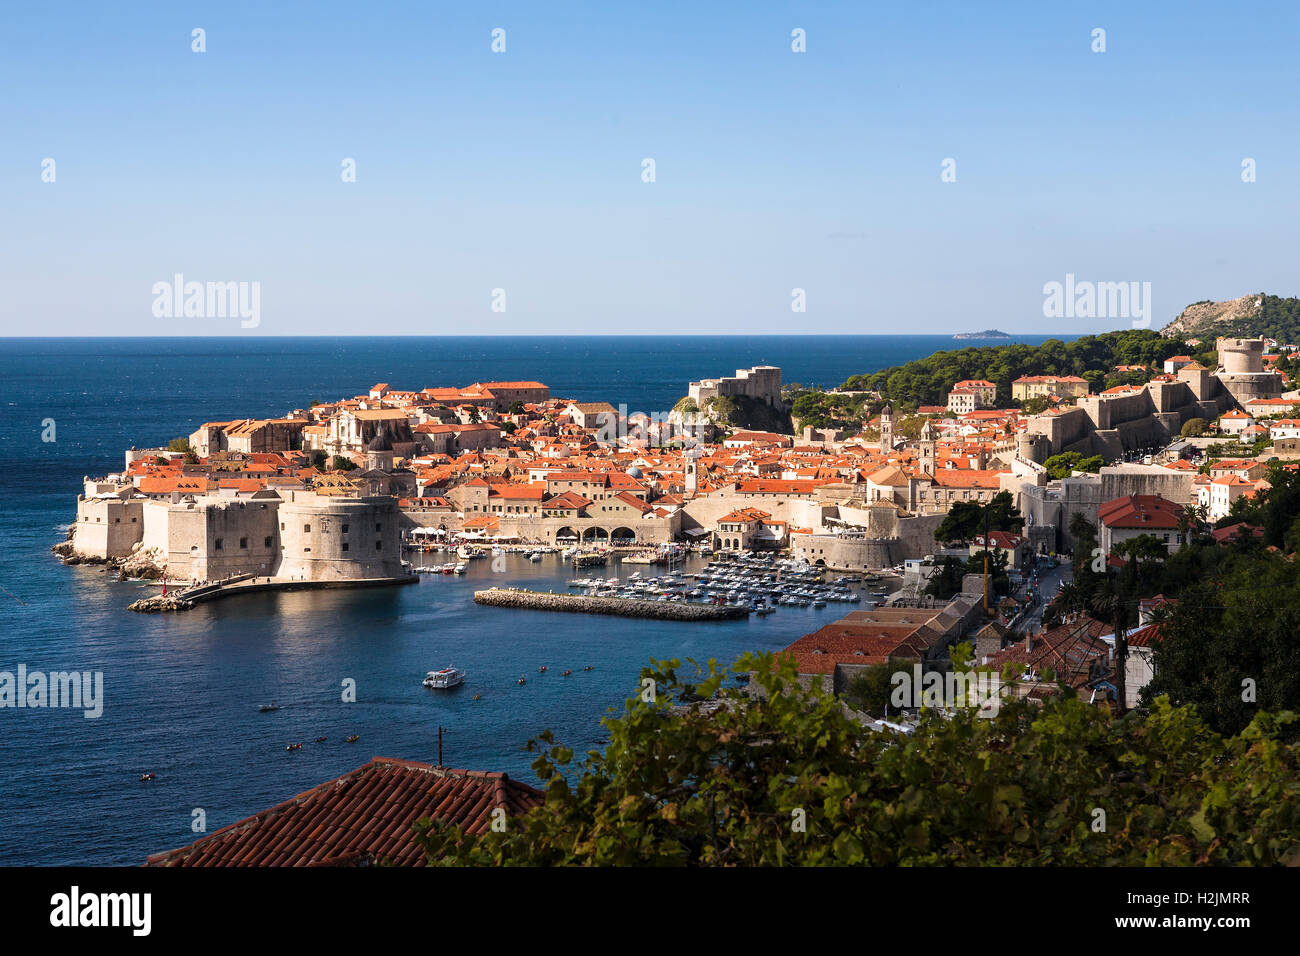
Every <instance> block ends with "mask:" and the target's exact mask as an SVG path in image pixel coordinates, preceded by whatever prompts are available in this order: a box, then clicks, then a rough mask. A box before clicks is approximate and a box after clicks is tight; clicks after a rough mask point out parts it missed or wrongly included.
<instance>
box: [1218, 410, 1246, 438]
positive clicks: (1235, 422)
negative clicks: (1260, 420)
mask: <svg viewBox="0 0 1300 956" xmlns="http://www.w3.org/2000/svg"><path fill="white" fill-rule="evenodd" d="M1253 424H1255V419H1254V418H1253V417H1252V416H1250V415H1247V414H1246V413H1245V412H1243V411H1240V410H1238V409H1233V410H1232V411H1230V412H1224V413H1223V414H1222V415H1220V416H1219V431H1221V432H1223V433H1224V434H1227V435H1240V434H1241V433H1242V432H1243V431H1245V430H1246V427H1247V426H1249V425H1253Z"/></svg>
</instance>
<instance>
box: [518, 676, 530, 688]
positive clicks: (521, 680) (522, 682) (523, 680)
mask: <svg viewBox="0 0 1300 956" xmlns="http://www.w3.org/2000/svg"><path fill="white" fill-rule="evenodd" d="M515 683H516V684H518V685H519V686H520V687H523V686H524V685H525V684H527V683H528V681H526V680H525V679H524V678H523V677H520V678H519V680H517V681H515Z"/></svg>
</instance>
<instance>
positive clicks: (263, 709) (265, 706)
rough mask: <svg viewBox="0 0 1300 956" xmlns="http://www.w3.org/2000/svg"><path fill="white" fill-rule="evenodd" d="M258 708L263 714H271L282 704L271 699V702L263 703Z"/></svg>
mask: <svg viewBox="0 0 1300 956" xmlns="http://www.w3.org/2000/svg"><path fill="white" fill-rule="evenodd" d="M257 709H258V710H259V711H260V712H261V713H263V714H269V713H270V712H271V711H273V710H279V709H280V705H279V704H277V703H276V702H275V701H271V702H270V703H269V704H263V705H262V706H261V707H259V708H257Z"/></svg>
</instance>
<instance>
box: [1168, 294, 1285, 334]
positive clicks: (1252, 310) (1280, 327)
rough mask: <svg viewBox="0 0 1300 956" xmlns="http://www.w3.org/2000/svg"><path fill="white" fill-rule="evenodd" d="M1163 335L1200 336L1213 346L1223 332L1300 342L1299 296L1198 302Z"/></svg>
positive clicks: (1267, 296) (1258, 296)
mask: <svg viewBox="0 0 1300 956" xmlns="http://www.w3.org/2000/svg"><path fill="white" fill-rule="evenodd" d="M1160 334H1161V335H1163V336H1164V337H1165V338H1168V339H1188V338H1199V339H1201V340H1203V341H1204V342H1205V343H1206V345H1207V346H1212V345H1213V341H1214V338H1215V337H1216V336H1220V335H1229V336H1240V337H1247V338H1253V337H1255V336H1259V335H1265V336H1268V337H1269V338H1274V339H1277V340H1278V341H1279V342H1287V343H1290V342H1297V341H1300V299H1296V298H1283V297H1281V296H1276V295H1267V294H1265V293H1263V292H1257V293H1255V294H1253V295H1245V296H1242V297H1241V298H1240V299H1231V300H1229V301H1227V302H1210V301H1208V300H1207V301H1204V302H1196V303H1193V304H1192V305H1189V306H1188V307H1187V308H1185V309H1183V311H1182V313H1181V314H1180V315H1179V316H1178V318H1176V319H1174V320H1173V321H1172V322H1170V323H1169V324H1168V325H1166V326H1165V327H1164V328H1163V329H1161V330H1160Z"/></svg>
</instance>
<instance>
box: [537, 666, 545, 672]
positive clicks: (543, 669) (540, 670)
mask: <svg viewBox="0 0 1300 956" xmlns="http://www.w3.org/2000/svg"><path fill="white" fill-rule="evenodd" d="M537 673H539V674H545V673H546V665H545V664H543V665H542V666H541V667H539V668H537Z"/></svg>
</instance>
